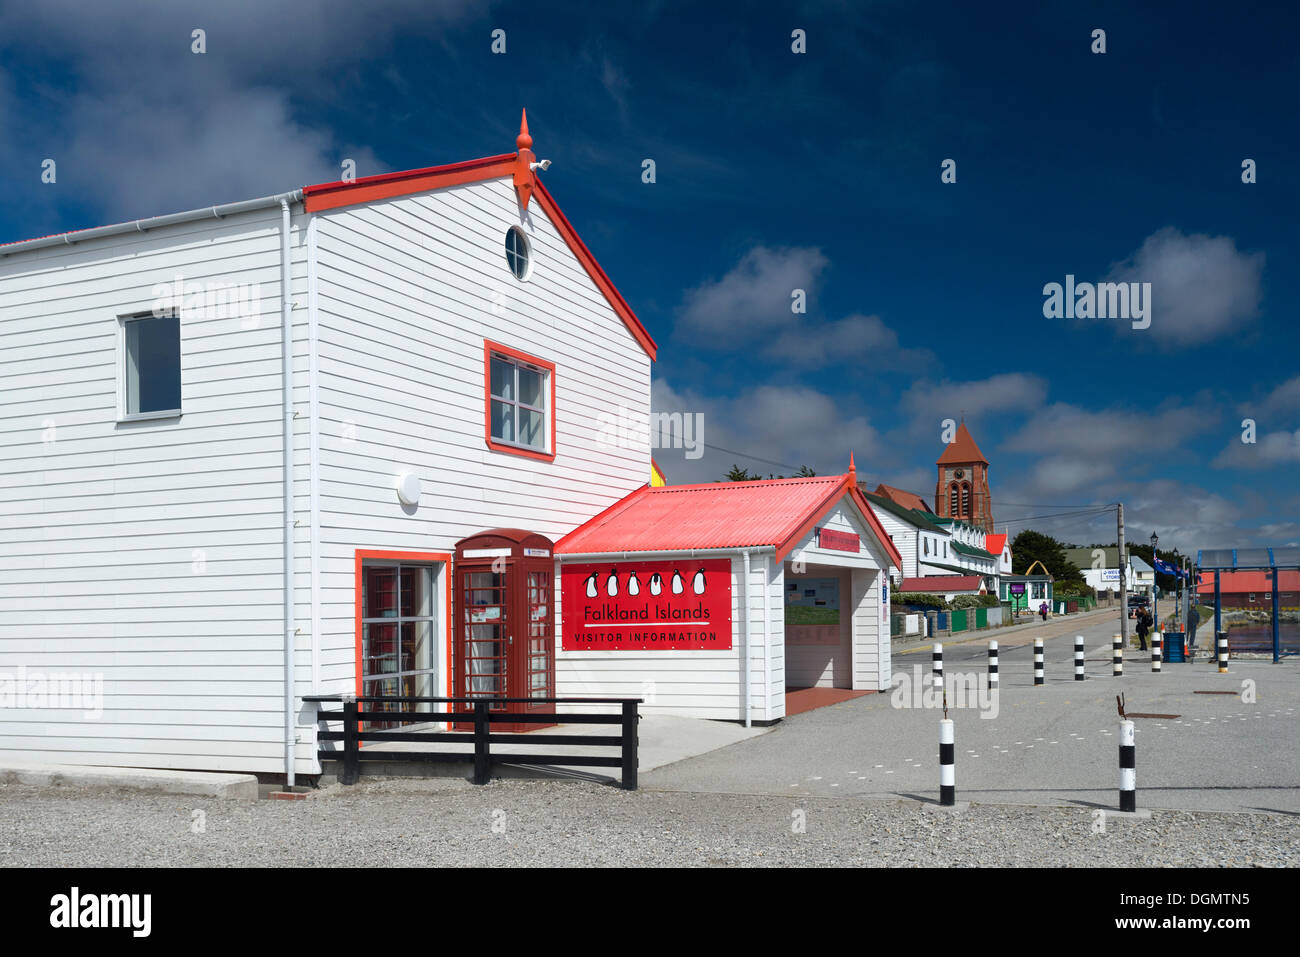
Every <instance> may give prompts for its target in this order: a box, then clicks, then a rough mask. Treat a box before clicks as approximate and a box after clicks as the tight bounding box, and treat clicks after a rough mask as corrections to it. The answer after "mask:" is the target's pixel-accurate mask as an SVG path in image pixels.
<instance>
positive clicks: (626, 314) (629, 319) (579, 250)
mask: <svg viewBox="0 0 1300 957" xmlns="http://www.w3.org/2000/svg"><path fill="white" fill-rule="evenodd" d="M536 185H537V190H536V193H535V195H536V196H537V199H538V202H540V203H541V204H542V208H543V209H545V210H546V214H547V215H548V216H550V217H551V222H552V223H554V224H555V228H556V229H557V230H558V231H559V233H560V235H561V236H563V237H564V241H565V242H566V243H567V244H568V246H569V249H571V250H572V251H573V254H574V255H575V256H577V257H578V262H580V263H582V268H584V269H585V270H587V275H588V276H590V277H591V281H592V282H594V283H595V284H596V288H598V289H599V290H600V291H601V292H602V293H604V294H605V298H606V299H608V300H609V304H610V305H611V306H613V307H614V311H615V312H617V313H618V314H619V317H620V318H621V319H622V320H623V324H624V325H625V326H627V329H628V332H630V333H632V337H633V338H634V339H636V341H637V342H639V343H640V344H641V348H642V349H644V350H645V351H646V355H648V356H649V357H650V361H651V362H654V360H655V356H656V354H657V353H658V352H659V347H658V346H657V345H655V341H654V340H653V339H651V338H650V333H648V332H646V328H645V326H643V325H641V320H640V319H638V318H637V317H636V313H634V312H633V311H632V307H631V306H629V305H628V304H627V300H626V299H624V298H623V294H622V293H621V292H619V291H618V290H617V289H616V288H615V287H614V283H613V281H612V280H611V279H610V278H609V276H608V275H606V273H605V270H604V269H602V268H601V267H600V263H598V262H596V257H595V256H593V255H592V254H591V250H590V249H588V248H587V244H586V243H584V242H583V241H582V239H581V238H579V236H578V231H577V230H576V229H574V228H573V224H572V223H570V222H569V219H568V217H567V216H565V215H564V212H563V211H562V210H561V209H560V207H559V204H558V203H556V202H555V198H554V197H553V196H551V191H550V190H548V189H547V188H546V185H545V184H544V183H543V182H542V181H541V179H537V180H536Z"/></svg>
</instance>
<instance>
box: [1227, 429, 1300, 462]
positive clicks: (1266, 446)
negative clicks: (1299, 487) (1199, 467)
mask: <svg viewBox="0 0 1300 957" xmlns="http://www.w3.org/2000/svg"><path fill="white" fill-rule="evenodd" d="M1292 462H1300V429H1297V430H1296V431H1294V432H1285V431H1283V432H1266V433H1262V434H1260V435H1258V436H1257V437H1256V441H1255V442H1253V443H1247V442H1243V441H1241V439H1240V437H1238V438H1234V439H1232V440H1231V441H1229V442H1228V444H1227V445H1225V446H1224V447H1223V451H1221V452H1220V453H1219V454H1218V455H1217V456H1215V458H1214V461H1213V462H1211V463H1210V464H1211V465H1213V466H1214V467H1215V468H1236V469H1267V468H1272V467H1274V466H1278V465H1286V464H1289V463H1292Z"/></svg>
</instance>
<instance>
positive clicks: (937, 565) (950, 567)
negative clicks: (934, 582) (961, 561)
mask: <svg viewBox="0 0 1300 957" xmlns="http://www.w3.org/2000/svg"><path fill="white" fill-rule="evenodd" d="M921 564H922V565H929V566H930V567H931V568H942V569H943V570H944V571H949V572H953V573H955V574H958V575H987V574H988V572H982V571H980V570H979V569H978V568H958V567H957V566H956V565H945V564H944V563H943V562H932V561H930V560H929V559H926V558H922V559H921ZM921 577H922V578H924V577H925V576H924V575H922V576H921Z"/></svg>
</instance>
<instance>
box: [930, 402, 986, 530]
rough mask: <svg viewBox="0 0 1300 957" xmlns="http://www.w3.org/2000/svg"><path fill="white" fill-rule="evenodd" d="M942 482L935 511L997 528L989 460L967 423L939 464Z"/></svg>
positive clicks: (944, 515) (979, 525) (981, 526)
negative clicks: (992, 500) (991, 496)
mask: <svg viewBox="0 0 1300 957" xmlns="http://www.w3.org/2000/svg"><path fill="white" fill-rule="evenodd" d="M936 464H937V465H938V467H939V481H938V483H937V484H936V485H935V489H934V511H935V514H936V515H938V516H939V517H940V518H956V519H961V520H962V521H963V522H966V523H967V524H968V525H974V526H975V527H976V528H982V529H983V530H984V531H985V532H992V531H993V503H992V502H991V501H990V498H989V460H988V459H986V458H985V457H984V453H983V452H981V451H980V448H979V446H978V445H976V444H975V440H974V439H973V438H971V434H970V431H969V430H968V429H967V428H966V423H965V422H962V423H961V425H959V426H958V427H957V435H956V437H955V438H954V439H953V441H952V442H950V443H949V444H948V446H947V448H945V449H944V450H943V454H942V455H940V456H939V461H938V462H937V463H936Z"/></svg>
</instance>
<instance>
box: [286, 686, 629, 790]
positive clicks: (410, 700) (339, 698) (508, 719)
mask: <svg viewBox="0 0 1300 957" xmlns="http://www.w3.org/2000/svg"><path fill="white" fill-rule="evenodd" d="M303 700H304V701H314V702H316V703H317V704H324V703H326V702H341V703H342V705H343V709H342V710H341V711H324V710H320V711H318V712H317V714H316V720H317V721H322V722H324V721H341V722H343V730H341V731H330V730H328V729H327V728H326V729H322V730H321V731H320V732H319V734H318V738H319V740H321V741H338V742H342V744H343V747H342V749H341V750H340V749H324V748H322V749H321V750H319V751H317V752H316V753H317V756H318V757H319V758H320V760H321V761H342V762H343V767H342V771H341V773H340V775H339V779H340V781H341V782H342V783H343V784H355V783H356V782H357V778H358V777H360V775H361V762H363V761H437V762H446V763H452V762H456V761H470V760H472V761H473V762H474V783H475V784H487V783H488V781H489V780H490V779H491V776H492V765H494V764H498V765H499V764H528V765H535V766H539V767H566V766H567V767H602V768H619V769H620V770H621V773H622V785H623V788H624V789H625V790H628V791H635V790H636V771H637V720H638V716H637V705H638V704H640V703H641V700H642V699H640V698H481V697H480V698H420V697H400V696H399V697H388V696H378V695H375V696H356V697H353V696H351V695H310V696H307V697H304V698H303ZM367 704H369V705H375V704H379V705H381V706H383V707H391V706H393V705H403V706H404V705H419V704H445V705H449V706H450V707H449V708H448V709H447V710H446V711H410V710H391V711H390V710H375V709H373V708H372V709H370V710H366V709H363V708H362V707H361V706H362V705H367ZM505 704H533V705H536V704H552V705H555V704H564V705H572V704H617V705H619V706H620V707H621V713H620V714H609V713H582V714H568V713H566V714H556V713H555V712H548V713H545V714H540V713H538V714H523V713H519V712H513V711H510V712H506V711H493V710H492V707H493V706H494V705H496V706H499V705H505ZM363 721H382V722H393V723H414V722H420V723H424V722H430V721H435V722H442V721H450V722H455V723H456V724H472V725H473V726H474V730H473V732H472V734H471V733H470V732H466V731H383V730H369V729H362V727H361V723H362V722H363ZM493 724H595V725H600V724H612V725H618V726H619V728H620V730H619V733H618V734H544V733H539V732H536V731H532V732H528V733H524V734H514V733H508V732H503V731H493V730H492V725H493ZM386 741H387V742H396V741H400V742H404V743H410V742H419V743H422V744H423V743H430V744H440V743H441V744H447V743H451V742H457V743H462V744H464V743H470V742H472V743H473V745H474V750H473V752H472V753H470V752H466V751H436V750H431V751H423V750H420V751H416V750H409V751H381V750H378V749H375V748H363V747H361V745H362V744H363V743H367V744H369V743H382V742H386ZM504 744H510V745H515V744H534V745H538V744H540V745H556V744H560V745H596V746H609V747H611V748H618V751H619V753H618V754H617V756H613V755H610V756H603V755H591V754H548V753H536V754H535V753H525V752H507V753H503V752H501V751H498V750H496V748H495V747H494V746H495V745H504Z"/></svg>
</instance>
